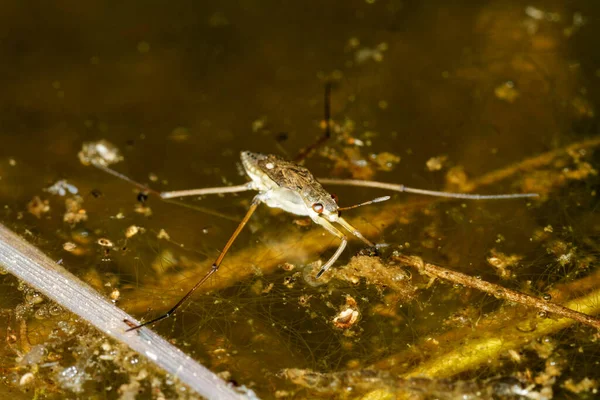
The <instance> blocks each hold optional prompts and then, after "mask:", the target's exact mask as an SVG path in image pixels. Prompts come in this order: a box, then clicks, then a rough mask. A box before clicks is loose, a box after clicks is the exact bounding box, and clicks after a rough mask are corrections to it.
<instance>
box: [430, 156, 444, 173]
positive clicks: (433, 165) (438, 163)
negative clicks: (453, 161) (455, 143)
mask: <svg viewBox="0 0 600 400" xmlns="http://www.w3.org/2000/svg"><path fill="white" fill-rule="evenodd" d="M447 160H448V156H437V157H431V158H430V159H429V160H427V162H426V163H425V166H426V167H427V169H428V170H429V171H432V172H433V171H439V170H441V169H442V168H443V167H444V163H445V162H446V161H447Z"/></svg>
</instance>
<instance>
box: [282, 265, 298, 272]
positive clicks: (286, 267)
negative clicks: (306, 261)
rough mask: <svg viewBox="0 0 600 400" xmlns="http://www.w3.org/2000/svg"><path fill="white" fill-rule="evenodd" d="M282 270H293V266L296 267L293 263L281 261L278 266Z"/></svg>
mask: <svg viewBox="0 0 600 400" xmlns="http://www.w3.org/2000/svg"><path fill="white" fill-rule="evenodd" d="M279 267H280V268H281V269H282V270H284V271H288V272H289V271H293V270H294V268H296V266H295V265H294V264H290V263H283V264H281V265H280V266H279Z"/></svg>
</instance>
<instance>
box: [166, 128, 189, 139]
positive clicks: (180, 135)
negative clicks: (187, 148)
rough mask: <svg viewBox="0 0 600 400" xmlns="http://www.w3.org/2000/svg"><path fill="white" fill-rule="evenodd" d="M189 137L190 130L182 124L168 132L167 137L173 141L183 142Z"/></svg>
mask: <svg viewBox="0 0 600 400" xmlns="http://www.w3.org/2000/svg"><path fill="white" fill-rule="evenodd" d="M189 138H190V131H189V129H188V128H185V127H183V126H178V127H177V128H175V129H173V130H172V131H171V133H170V134H169V139H171V140H173V141H174V142H185V141H186V140H188V139H189Z"/></svg>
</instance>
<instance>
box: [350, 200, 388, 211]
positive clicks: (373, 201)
mask: <svg viewBox="0 0 600 400" xmlns="http://www.w3.org/2000/svg"><path fill="white" fill-rule="evenodd" d="M389 199H391V197H390V196H383V197H377V198H375V199H373V200H369V201H365V202H364V203H360V204H355V205H353V206H348V207H339V208H338V211H346V210H352V209H353V208H358V207H362V206H368V205H369V204H374V203H381V202H382V201H387V200H389Z"/></svg>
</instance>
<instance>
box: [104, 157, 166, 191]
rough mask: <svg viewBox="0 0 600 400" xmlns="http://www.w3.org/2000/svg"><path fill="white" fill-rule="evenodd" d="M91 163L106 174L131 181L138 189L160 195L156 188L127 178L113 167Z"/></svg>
mask: <svg viewBox="0 0 600 400" xmlns="http://www.w3.org/2000/svg"><path fill="white" fill-rule="evenodd" d="M92 165H93V166H94V167H96V168H98V169H99V170H100V171H104V172H106V173H107V174H110V175H112V176H116V177H117V178H119V179H122V180H124V181H125V182H128V183H131V184H132V185H133V186H135V187H137V188H138V189H140V190H143V191H145V192H148V193H152V194H155V195H157V196H160V192H159V191H156V190H154V189H150V188H149V187H148V186H146V185H143V184H141V183H139V182H136V181H134V180H133V179H131V178H129V177H128V176H126V175H123V174H122V173H120V172H117V171H115V170H114V169H112V168H108V167H106V166H104V165H100V164H98V163H92Z"/></svg>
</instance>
